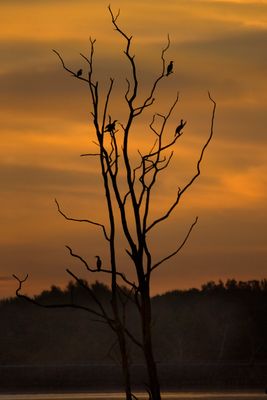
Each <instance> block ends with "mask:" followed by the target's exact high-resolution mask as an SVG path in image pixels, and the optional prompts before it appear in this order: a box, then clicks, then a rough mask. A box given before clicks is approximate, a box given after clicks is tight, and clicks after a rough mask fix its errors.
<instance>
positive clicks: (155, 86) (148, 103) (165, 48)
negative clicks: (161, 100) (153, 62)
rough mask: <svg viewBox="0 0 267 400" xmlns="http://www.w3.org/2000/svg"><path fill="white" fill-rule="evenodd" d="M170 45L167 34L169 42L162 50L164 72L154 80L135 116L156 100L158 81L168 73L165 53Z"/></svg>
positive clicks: (135, 111) (168, 38) (136, 109)
mask: <svg viewBox="0 0 267 400" xmlns="http://www.w3.org/2000/svg"><path fill="white" fill-rule="evenodd" d="M169 47H170V36H169V35H168V36H167V44H166V46H165V47H164V48H163V49H162V52H161V60H162V72H161V74H160V75H159V76H158V78H157V79H156V80H155V81H154V84H153V86H152V89H151V92H150V94H149V96H148V97H147V98H146V100H145V101H144V102H143V104H142V105H141V106H139V107H136V108H135V110H134V116H137V115H140V114H141V113H142V112H143V110H144V109H145V108H146V107H149V106H151V105H152V104H153V102H154V100H155V99H154V97H153V96H154V93H155V90H156V88H157V86H158V83H159V82H160V81H161V80H162V79H163V78H164V77H165V76H166V74H165V69H166V61H165V53H166V51H167V50H168V49H169Z"/></svg>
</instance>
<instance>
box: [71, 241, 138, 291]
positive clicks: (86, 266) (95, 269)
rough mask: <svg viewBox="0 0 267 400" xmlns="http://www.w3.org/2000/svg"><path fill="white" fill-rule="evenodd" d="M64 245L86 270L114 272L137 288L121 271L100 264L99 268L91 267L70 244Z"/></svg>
mask: <svg viewBox="0 0 267 400" xmlns="http://www.w3.org/2000/svg"><path fill="white" fill-rule="evenodd" d="M65 247H66V248H67V249H68V250H69V253H70V255H71V256H72V257H74V258H77V259H78V260H80V261H81V262H82V264H83V265H84V266H85V268H86V269H87V270H88V271H90V272H104V273H106V274H114V273H115V275H117V276H119V277H120V278H121V279H122V280H123V281H124V282H125V283H127V284H128V285H129V286H130V287H131V288H134V289H135V290H137V289H138V288H137V286H136V284H135V283H134V282H131V281H130V280H129V279H127V278H126V276H125V275H124V274H123V273H122V272H118V271H112V270H110V269H106V268H103V267H102V266H101V268H100V269H98V268H92V267H90V266H89V264H88V263H87V262H86V261H85V259H84V258H83V257H81V256H80V255H79V254H75V253H74V252H73V250H72V248H71V247H70V246H65Z"/></svg>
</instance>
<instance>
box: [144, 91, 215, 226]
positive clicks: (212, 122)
mask: <svg viewBox="0 0 267 400" xmlns="http://www.w3.org/2000/svg"><path fill="white" fill-rule="evenodd" d="M208 96H209V99H210V100H211V102H212V103H213V109H212V116H211V126H210V134H209V137H208V139H207V141H206V142H205V144H204V146H203V147H202V149H201V152H200V156H199V158H198V161H197V164H196V168H197V172H196V173H195V175H194V176H193V177H192V178H191V179H190V180H189V182H188V183H187V184H186V185H185V186H184V187H183V189H181V188H178V193H177V197H176V200H175V201H174V203H173V204H172V205H171V206H170V208H169V209H168V210H167V212H166V213H165V214H164V215H163V216H161V217H160V218H158V219H156V220H155V221H154V222H152V223H151V225H149V226H148V227H147V228H146V233H147V232H148V231H150V229H152V228H153V227H154V226H155V225H157V224H158V223H160V222H162V221H164V220H166V219H167V218H168V217H169V215H170V214H171V213H172V211H173V210H174V209H175V208H176V206H177V205H178V203H179V201H180V198H181V196H182V195H183V194H184V193H185V192H186V190H187V189H188V188H189V187H191V186H192V184H193V182H194V181H195V180H196V179H197V178H198V176H199V175H200V173H201V169H200V166H201V162H202V160H203V157H204V153H205V150H206V149H207V147H208V145H209V143H210V141H211V139H212V137H213V128H214V118H215V111H216V102H215V101H214V100H213V99H212V97H211V95H210V93H209V92H208Z"/></svg>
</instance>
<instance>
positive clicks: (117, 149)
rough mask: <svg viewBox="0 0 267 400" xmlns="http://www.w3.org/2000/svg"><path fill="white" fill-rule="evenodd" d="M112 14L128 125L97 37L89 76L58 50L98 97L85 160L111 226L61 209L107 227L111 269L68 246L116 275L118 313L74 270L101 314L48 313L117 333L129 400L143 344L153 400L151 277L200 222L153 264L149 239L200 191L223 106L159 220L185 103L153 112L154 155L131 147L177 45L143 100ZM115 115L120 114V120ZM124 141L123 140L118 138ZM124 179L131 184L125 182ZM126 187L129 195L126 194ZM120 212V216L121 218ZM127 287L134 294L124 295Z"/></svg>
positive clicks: (126, 41)
mask: <svg viewBox="0 0 267 400" xmlns="http://www.w3.org/2000/svg"><path fill="white" fill-rule="evenodd" d="M108 9H109V13H110V16H111V22H112V25H113V27H114V29H115V31H116V32H117V33H118V34H119V35H120V36H121V38H122V41H123V50H124V55H125V57H126V59H127V60H128V63H129V66H130V77H129V78H127V79H126V90H125V92H124V100H125V103H126V105H127V116H126V118H125V121H124V122H121V121H120V122H119V121H117V120H116V119H113V118H111V116H110V101H111V93H112V91H113V88H114V79H112V78H110V81H109V87H108V89H107V92H106V94H105V95H104V96H102V95H100V91H99V82H98V81H97V80H95V78H94V57H95V54H94V51H95V42H96V41H95V40H92V39H90V49H89V54H88V55H84V54H81V57H82V58H83V59H84V60H85V62H86V65H87V71H86V73H85V72H83V71H82V70H81V69H80V70H78V72H76V71H73V70H72V69H70V68H69V67H68V66H67V65H66V64H65V62H64V59H63V57H62V56H61V54H60V53H59V52H58V51H56V50H53V51H54V53H55V54H56V55H57V56H58V58H59V60H60V62H61V65H62V67H63V68H64V70H65V71H67V72H68V73H69V74H70V75H71V76H74V77H75V78H76V79H78V80H80V81H82V82H84V83H85V84H86V85H87V86H88V90H89V92H90V97H91V106H92V113H91V114H92V117H93V125H94V131H95V138H94V143H95V144H96V145H97V152H95V153H85V154H82V155H81V156H82V157H94V158H95V157H97V158H98V160H99V173H100V174H101V176H102V182H103V190H104V194H105V200H106V206H107V212H108V224H103V223H101V222H98V221H95V220H91V219H76V218H72V217H69V216H68V215H66V214H65V212H64V211H62V209H61V207H60V205H59V203H58V201H57V200H55V201H56V205H57V209H58V212H59V213H60V214H61V215H62V216H63V217H64V218H65V219H67V220H71V221H76V222H81V223H83V222H84V223H88V224H91V225H94V226H96V227H98V228H99V229H101V231H102V233H103V239H104V240H105V241H106V242H107V244H108V248H109V265H104V264H103V263H102V261H101V258H100V256H96V257H97V263H96V266H90V265H89V264H88V262H87V261H86V260H85V259H84V258H83V257H82V256H80V255H79V254H76V253H75V251H74V250H73V249H72V248H71V247H69V246H67V249H68V251H69V253H70V255H71V256H72V257H74V258H76V259H77V260H79V261H80V262H81V264H82V265H83V266H84V267H85V268H86V269H87V270H88V271H89V272H90V273H96V274H98V273H105V274H109V276H110V281H111V289H112V290H111V293H112V298H111V306H112V312H111V313H108V312H107V310H106V309H105V307H104V306H103V304H101V301H100V300H99V299H98V298H96V297H95V296H94V293H93V291H92V290H91V289H90V287H89V286H88V285H86V284H85V283H84V281H83V280H81V279H79V277H78V276H76V275H75V274H74V273H73V272H72V271H70V270H69V269H67V273H68V274H69V275H70V276H71V277H72V278H73V279H74V280H76V281H77V282H78V283H79V284H80V285H81V286H84V288H85V289H86V290H87V291H88V295H89V296H90V297H91V298H92V300H93V301H94V302H95V304H96V305H97V308H96V309H95V308H93V309H90V308H89V307H85V306H80V305H78V304H74V303H73V302H70V303H69V304H61V305H56V304H55V305H45V306H44V305H42V304H39V303H38V305H40V306H44V307H73V308H80V309H84V310H85V311H87V312H89V313H91V314H93V315H94V316H95V317H96V318H97V319H98V320H99V321H103V322H105V323H107V324H108V326H109V327H110V328H111V329H112V330H113V331H114V332H115V334H116V337H117V341H118V344H119V349H120V355H121V363H122V370H123V376H124V386H125V395H126V399H127V400H131V399H133V398H136V396H135V395H134V394H133V392H132V387H131V379H130V364H129V363H130V361H129V353H128V348H127V342H129V341H132V342H133V343H134V344H135V345H136V346H138V347H139V348H140V349H141V350H142V352H143V354H144V361H145V364H146V367H147V376H148V383H147V392H148V395H149V398H150V399H152V400H160V399H161V391H160V383H159V377H158V372H157V364H156V360H155V357H154V352H153V343H152V332H151V318H152V317H151V314H152V311H151V295H150V292H151V276H152V273H153V272H154V271H155V270H156V269H157V268H159V267H161V266H162V265H163V264H164V263H165V262H166V261H167V260H169V259H171V258H172V257H174V256H175V255H177V254H178V253H179V252H180V250H181V249H182V247H183V246H184V245H185V244H186V242H187V240H188V238H189V236H190V234H191V232H192V230H193V228H194V227H195V225H196V224H197V220H198V219H197V217H196V218H195V220H194V221H193V222H192V223H191V225H190V226H189V228H188V231H187V233H186V235H185V237H184V238H183V240H182V241H181V242H180V243H178V244H177V245H176V247H175V248H174V249H173V251H172V252H170V253H169V254H166V255H165V256H164V257H163V258H161V259H159V260H157V261H154V259H153V254H152V248H151V245H150V243H149V236H150V234H151V233H152V232H153V231H154V230H155V229H156V228H158V227H159V226H160V224H161V223H162V222H164V221H165V220H167V219H168V218H170V217H171V216H172V213H173V212H174V211H175V209H176V208H177V206H178V205H179V203H180V200H181V198H182V196H183V195H184V194H185V192H186V191H187V190H188V189H189V188H190V187H191V186H192V185H193V183H194V182H195V180H196V179H197V178H198V177H199V175H200V173H201V169H200V168H201V163H202V160H203V156H204V153H205V151H206V149H207V147H208V145H209V143H210V141H211V139H212V136H213V125H214V117H215V110H216V103H215V101H214V100H213V99H212V97H211V95H210V93H208V97H209V100H210V101H211V103H212V112H211V124H210V131H209V134H208V137H207V139H206V142H205V143H204V144H203V146H202V148H201V150H200V153H199V157H198V159H197V161H196V169H195V173H194V174H193V175H192V176H191V177H190V178H189V180H188V181H187V183H186V184H185V185H184V186H183V187H179V186H178V185H177V188H176V193H175V196H174V199H173V200H172V201H171V202H170V205H169V206H168V207H167V209H164V210H162V212H161V214H160V216H159V217H157V218H155V217H154V218H153V213H152V212H151V207H150V206H151V199H152V197H153V194H154V192H153V190H154V189H155V185H156V182H157V181H158V179H159V177H160V174H161V172H162V171H164V170H166V169H167V168H168V166H169V164H170V162H171V159H172V157H173V154H174V148H175V146H176V144H177V141H178V140H179V139H180V138H181V136H182V135H183V128H184V127H185V124H186V121H183V120H181V123H180V125H178V126H177V128H176V131H175V132H174V134H173V135H172V137H171V138H169V136H168V135H166V131H167V129H166V128H167V123H168V122H169V120H170V118H171V117H172V114H173V111H174V110H175V107H176V106H177V103H178V100H179V93H177V94H176V95H175V97H174V99H173V101H172V103H171V104H170V106H169V109H168V112H167V113H165V114H162V113H152V115H151V120H150V123H149V124H148V125H149V126H148V128H149V130H150V132H151V133H152V135H153V136H154V139H153V140H152V143H151V145H150V148H149V150H148V151H147V152H143V151H140V150H138V157H139V161H138V162H136V159H135V160H134V161H132V160H131V158H130V144H131V141H133V140H134V136H133V130H134V126H133V125H134V122H135V120H136V119H137V118H138V117H139V116H140V115H142V114H143V113H144V112H145V111H147V110H149V109H150V107H151V106H152V105H153V104H154V102H155V98H156V97H155V96H156V90H157V88H158V86H159V83H160V82H161V81H164V80H166V79H170V78H169V75H170V74H172V73H173V72H174V71H173V61H171V62H170V63H167V61H166V53H167V51H168V49H169V46H170V39H169V36H168V40H167V44H166V46H165V48H163V50H162V52H161V72H160V73H159V74H158V76H156V78H155V79H154V81H153V82H152V85H151V87H150V90H149V92H148V94H147V96H146V97H145V99H144V100H143V101H140V100H139V97H138V95H139V92H140V80H139V77H138V74H137V67H136V61H135V56H134V55H133V53H132V36H129V35H128V34H126V33H125V31H124V30H123V29H122V28H121V27H120V25H119V22H118V19H119V12H118V13H117V14H114V12H113V11H112V9H111V7H110V6H109V7H108ZM115 117H116V116H115ZM119 134H120V137H122V139H121V142H120V139H119V138H118V137H119ZM122 180H123V182H124V184H123V185H121V184H120V182H121V181H122ZM125 188H126V189H125ZM115 209H117V210H118V211H119V213H118V214H119V216H118V218H117V217H116V215H117V214H116V213H115ZM118 227H120V228H122V232H123V236H124V239H125V241H126V243H127V248H126V252H127V254H128V256H129V259H130V262H131V264H132V268H133V270H134V276H135V279H134V280H131V279H130V278H129V277H128V276H127V275H126V273H125V271H123V270H119V268H118V265H119V263H118V257H117V247H116V246H117V243H116V235H117V231H118ZM15 278H16V279H17V280H18V282H19V287H18V289H17V295H18V296H20V297H25V298H26V299H27V300H29V301H32V302H34V303H36V300H35V299H31V298H29V297H27V296H25V295H23V294H21V288H22V285H23V283H24V281H25V279H26V278H27V277H26V278H25V279H20V278H18V277H17V276H15ZM121 284H123V285H124V286H125V287H126V288H127V290H122V289H121V287H120V285H121ZM127 302H131V303H133V304H134V305H135V307H136V308H137V310H138V314H139V316H140V332H141V333H140V335H139V336H138V337H136V335H134V334H133V333H132V332H131V331H130V330H129V329H128V327H127V323H126V315H125V314H126V311H125V310H126V304H127Z"/></svg>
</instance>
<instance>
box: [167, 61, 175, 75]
mask: <svg viewBox="0 0 267 400" xmlns="http://www.w3.org/2000/svg"><path fill="white" fill-rule="evenodd" d="M172 72H173V61H170V63H169V65H168V67H167V73H166V76H169V75H170V74H171V73H172Z"/></svg>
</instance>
